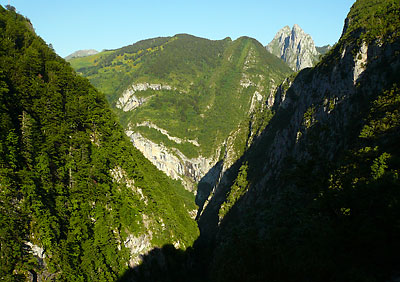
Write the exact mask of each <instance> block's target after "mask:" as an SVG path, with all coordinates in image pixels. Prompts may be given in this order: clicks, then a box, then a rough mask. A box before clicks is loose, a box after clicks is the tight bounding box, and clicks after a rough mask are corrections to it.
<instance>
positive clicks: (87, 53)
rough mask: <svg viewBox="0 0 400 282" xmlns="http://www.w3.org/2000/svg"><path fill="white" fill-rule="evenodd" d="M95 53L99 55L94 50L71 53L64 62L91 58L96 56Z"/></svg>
mask: <svg viewBox="0 0 400 282" xmlns="http://www.w3.org/2000/svg"><path fill="white" fill-rule="evenodd" d="M97 53H99V51H97V50H94V49H87V50H78V51H76V52H74V53H72V54H71V55H68V56H67V57H65V58H64V59H65V60H66V61H69V60H71V59H74V58H83V57H87V56H91V55H96V54H97Z"/></svg>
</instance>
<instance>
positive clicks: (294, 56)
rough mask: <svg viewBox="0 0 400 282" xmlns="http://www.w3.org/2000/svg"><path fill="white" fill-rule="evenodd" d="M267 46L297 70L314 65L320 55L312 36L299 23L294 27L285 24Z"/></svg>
mask: <svg viewBox="0 0 400 282" xmlns="http://www.w3.org/2000/svg"><path fill="white" fill-rule="evenodd" d="M266 48H267V50H268V51H269V52H271V53H272V54H274V55H275V56H277V57H279V58H281V59H283V60H284V61H285V62H286V63H287V64H288V65H289V66H290V67H291V68H292V69H293V70H295V71H299V70H302V69H304V68H307V67H312V66H314V64H315V62H316V61H317V60H318V56H319V55H320V54H319V53H318V51H317V49H316V48H315V45H314V41H313V39H312V38H311V36H310V35H309V34H306V33H305V32H304V31H303V30H302V29H301V28H300V26H298V25H297V24H295V25H294V26H293V28H292V29H290V27H288V26H285V27H284V28H282V29H281V30H280V31H278V33H277V34H276V35H275V37H274V39H273V40H272V41H271V42H270V43H269V44H268V45H267V46H266Z"/></svg>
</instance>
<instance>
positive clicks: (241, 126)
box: [70, 34, 291, 197]
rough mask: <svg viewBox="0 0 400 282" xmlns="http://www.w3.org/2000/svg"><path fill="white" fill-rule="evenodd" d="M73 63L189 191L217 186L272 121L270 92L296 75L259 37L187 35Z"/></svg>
mask: <svg viewBox="0 0 400 282" xmlns="http://www.w3.org/2000/svg"><path fill="white" fill-rule="evenodd" d="M70 63H71V66H72V67H73V68H74V69H75V70H76V71H77V72H78V73H80V74H81V75H83V76H85V77H87V78H88V79H89V80H90V81H91V82H92V83H93V84H94V85H95V86H96V87H98V88H99V89H100V90H101V91H102V92H104V93H105V94H106V97H107V99H108V101H109V102H110V104H111V105H112V106H113V107H114V112H115V113H116V114H117V116H118V117H119V119H120V121H121V123H122V125H123V126H124V127H125V132H126V134H127V135H128V136H129V137H130V138H131V141H132V142H133V144H134V145H135V147H136V148H138V149H139V150H140V151H142V152H143V154H144V155H145V156H146V157H147V158H148V159H149V160H151V161H152V162H153V164H154V165H156V166H157V167H158V168H159V169H160V170H162V171H164V172H165V173H166V174H167V175H169V176H170V177H172V178H174V179H180V180H183V181H184V182H185V183H186V184H187V188H188V189H189V190H193V189H195V188H196V185H195V183H197V182H199V181H201V180H202V182H204V183H202V184H201V185H200V186H201V187H205V186H207V187H212V186H214V183H215V181H217V179H218V175H219V173H220V171H221V170H222V171H223V170H224V169H226V167H229V166H230V165H231V164H232V163H233V162H234V161H235V160H236V159H237V158H238V157H239V156H240V155H241V154H242V153H243V152H244V150H245V149H246V146H248V145H249V144H250V143H251V142H252V140H253V138H255V137H256V136H257V134H258V132H260V129H261V127H263V126H265V124H266V121H267V120H268V117H269V115H270V107H271V104H268V101H269V98H270V93H272V92H273V91H274V89H275V88H276V87H277V85H279V84H280V82H281V81H282V80H283V79H284V78H285V77H286V76H287V75H289V74H290V73H291V70H290V68H289V67H288V66H287V65H286V64H285V63H284V62H282V60H280V59H278V58H276V56H274V55H272V54H270V53H269V52H268V51H267V50H266V49H265V48H264V46H263V45H262V44H260V43H259V42H258V41H256V40H255V39H252V38H249V37H241V38H239V39H237V40H234V41H232V40H231V39H230V38H225V39H223V40H208V39H204V38H199V37H195V36H192V35H188V34H178V35H175V36H173V37H159V38H153V39H147V40H143V41H139V42H137V43H135V44H133V45H129V46H125V47H122V48H120V49H116V50H108V51H104V52H101V53H99V54H96V55H93V56H89V57H84V58H76V59H73V60H71V61H70ZM250 117H253V121H256V122H253V123H252V124H249V122H248V120H249V118H250ZM217 163H218V165H217ZM214 166H216V167H215V168H214V169H213V170H212V173H209V174H208V177H205V174H206V173H207V172H208V171H210V170H211V169H212V168H213V167H214ZM203 184H204V185H203ZM207 189H208V188H207ZM200 190H201V189H200ZM198 192H199V191H198ZM200 194H201V193H198V195H199V197H200Z"/></svg>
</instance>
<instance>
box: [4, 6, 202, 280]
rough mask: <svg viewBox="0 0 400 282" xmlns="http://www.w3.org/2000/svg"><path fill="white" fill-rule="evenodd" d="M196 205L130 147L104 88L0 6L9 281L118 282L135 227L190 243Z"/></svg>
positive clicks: (156, 242) (157, 241)
mask: <svg viewBox="0 0 400 282" xmlns="http://www.w3.org/2000/svg"><path fill="white" fill-rule="evenodd" d="M118 173H120V175H121V179H119V178H118V176H116V175H115V174H118ZM113 174H114V175H113ZM139 189H140V191H141V193H142V194H143V195H141V193H139V192H138V191H139ZM195 207H196V206H195V205H194V197H193V195H191V194H190V193H189V192H186V191H184V189H183V187H182V186H181V185H180V184H179V183H177V182H175V181H172V180H170V179H169V178H168V177H167V176H165V175H164V174H163V173H161V172H159V171H158V170H157V169H156V168H155V167H154V166H153V165H152V164H150V162H149V161H148V160H147V159H145V158H144V157H143V156H142V155H141V153H139V152H138V151H137V150H136V149H135V148H134V147H133V146H132V145H131V144H130V141H129V140H128V139H127V137H126V136H125V134H124V132H123V130H122V128H121V126H120V125H119V124H118V123H117V121H116V119H115V117H114V115H113V114H112V112H111V111H110V109H109V107H108V103H107V102H106V100H105V98H104V95H103V94H101V93H100V92H98V91H97V90H96V89H95V88H94V87H92V86H91V85H90V83H89V82H88V81H87V80H86V79H85V78H82V77H80V76H78V75H77V74H75V72H74V71H73V70H72V68H71V67H70V66H69V64H68V63H66V62H65V61H64V60H63V59H61V58H60V57H58V56H57V55H56V54H55V53H54V51H53V50H52V49H51V48H49V47H48V46H47V44H46V43H45V42H44V41H43V40H42V39H41V38H39V37H38V36H36V35H35V34H34V32H33V29H32V27H31V25H30V23H29V21H28V20H27V19H25V18H24V17H23V16H21V15H19V14H17V13H15V11H13V10H12V9H10V11H7V10H5V9H3V8H2V7H0V277H1V280H4V281H19V280H25V279H27V278H28V277H38V276H40V277H42V279H44V278H46V277H47V278H49V279H56V280H62V281H113V280H116V279H117V278H118V277H119V276H120V275H122V273H123V272H124V271H125V270H126V269H127V268H128V267H127V265H128V261H129V259H130V250H129V249H127V248H125V246H124V244H123V242H124V240H126V238H127V237H128V234H132V235H135V236H136V235H138V234H142V233H146V232H149V231H153V232H154V233H155V234H154V236H153V237H152V240H151V244H152V245H153V246H162V245H163V244H167V243H173V242H175V241H180V242H181V245H182V246H190V245H191V244H192V243H193V241H194V239H195V238H196V236H197V233H198V231H197V227H196V224H195V222H194V221H193V220H192V219H191V218H190V217H189V214H188V210H193V209H195ZM143 214H146V215H147V218H148V221H149V222H144V216H143ZM159 220H162V221H163V223H164V227H163V228H162V227H161V225H160V223H157V221H159ZM146 224H147V225H150V227H146ZM32 244H33V245H36V246H38V247H41V248H42V249H41V251H40V252H42V254H40V253H39V254H38V253H37V252H38V251H36V253H34V251H33V250H32V248H31V245H32ZM43 254H44V256H45V257H44V258H43V257H42V258H41V259H38V256H41V255H43Z"/></svg>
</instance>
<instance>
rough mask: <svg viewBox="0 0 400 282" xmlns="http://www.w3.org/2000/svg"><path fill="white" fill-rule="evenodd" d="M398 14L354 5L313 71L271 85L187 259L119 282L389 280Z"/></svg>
mask: <svg viewBox="0 0 400 282" xmlns="http://www.w3.org/2000/svg"><path fill="white" fill-rule="evenodd" d="M399 5H400V4H399V1H397V0H358V1H356V2H355V4H354V5H353V7H352V8H351V10H350V12H349V14H348V17H347V18H346V21H345V27H344V30H343V34H342V36H341V38H340V40H339V42H338V43H337V44H336V45H335V46H334V47H333V48H332V49H331V50H330V51H329V52H328V53H327V54H326V55H325V56H324V58H323V59H322V60H321V62H320V63H318V64H317V66H315V67H314V68H312V69H306V70H303V71H301V72H300V73H299V74H297V75H295V76H291V77H289V78H288V79H286V80H285V82H284V83H283V84H282V85H280V86H279V88H278V90H277V91H276V93H275V103H274V107H273V109H272V110H273V111H275V115H274V116H273V117H272V119H271V120H270V122H269V123H268V125H267V126H266V128H265V130H264V131H263V132H262V134H261V135H260V137H259V138H257V139H256V140H255V142H254V143H253V145H252V146H251V147H250V148H249V149H248V150H247V151H246V152H245V154H244V155H243V156H242V157H241V158H240V159H239V160H238V161H237V162H236V163H235V164H234V165H233V166H232V167H230V169H228V170H227V171H226V172H225V173H224V175H223V176H222V179H221V181H220V182H219V185H218V186H217V187H216V188H215V193H214V194H213V197H212V198H211V199H210V201H209V204H208V205H207V207H206V208H205V210H204V212H203V213H202V215H201V217H200V219H199V221H198V222H199V227H200V237H199V239H198V240H197V241H196V243H195V247H194V251H193V252H187V253H185V254H182V253H181V252H173V251H171V249H165V250H163V252H161V253H160V252H159V251H156V250H155V251H154V252H153V253H152V255H153V256H154V255H156V254H158V255H159V256H161V257H164V261H165V262H166V263H164V264H157V263H156V261H154V260H151V256H149V257H146V258H145V259H144V261H145V262H146V263H145V264H143V265H141V266H140V267H138V268H136V269H135V271H134V272H133V271H131V272H129V273H127V274H126V275H125V276H124V278H126V279H127V281H151V280H154V281H178V280H183V281H218V282H220V281H221V282H222V281H307V282H310V281H332V282H333V281H360V282H361V281H397V280H398V277H399V273H400V265H399V260H398V254H399V253H400V244H399V242H400V241H399V238H400V224H399V223H400V221H399V219H400V204H399V203H400V181H399V173H400V147H399V141H400V114H399V110H400V87H399V86H400V37H399V35H400V34H399V31H400V6H399ZM177 262H179V263H177ZM188 262H191V264H190V263H188ZM193 265H195V267H193ZM132 278H134V280H129V279H132Z"/></svg>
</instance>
